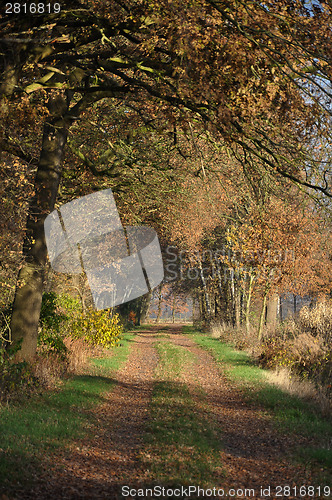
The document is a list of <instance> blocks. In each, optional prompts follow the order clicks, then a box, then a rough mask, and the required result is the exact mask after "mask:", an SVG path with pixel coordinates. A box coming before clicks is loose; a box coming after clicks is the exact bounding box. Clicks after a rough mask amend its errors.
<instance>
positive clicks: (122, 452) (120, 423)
mask: <svg viewBox="0 0 332 500" xmlns="http://www.w3.org/2000/svg"><path fill="white" fill-rule="evenodd" d="M157 332H158V329H157V328H156V327H151V328H150V329H149V330H148V331H146V332H140V333H139V334H137V335H136V336H135V343H134V344H133V348H132V349H131V352H130V355H129V358H128V361H127V363H126V365H125V366H124V367H123V368H122V369H121V371H120V372H118V373H117V375H116V380H117V385H116V386H115V388H113V390H112V391H110V393H109V394H108V395H106V397H105V400H104V403H103V404H102V405H101V406H99V407H97V408H94V409H93V410H91V416H92V418H93V421H94V424H95V425H94V428H96V429H98V434H96V435H95V436H94V437H93V438H91V436H90V437H89V438H86V439H84V440H82V441H80V442H75V443H74V444H73V446H72V448H71V449H70V450H69V452H68V450H67V451H65V450H64V451H62V452H61V453H57V455H55V456H53V457H52V462H51V463H50V468H49V470H48V471H46V472H45V474H44V476H43V477H41V478H40V479H39V484H38V485H37V486H36V487H35V488H34V489H33V491H30V492H29V493H26V494H22V495H20V496H17V499H18V500H23V499H29V500H30V499H32V498H33V499H36V500H39V499H41V500H44V499H45V500H46V499H52V500H53V499H54V500H57V499H59V500H60V499H61V500H67V499H68V500H74V499H83V498H84V499H91V500H93V499H104V500H117V499H120V498H121V499H123V498H124V497H123V496H121V494H120V490H121V486H122V485H124V484H127V485H130V486H131V487H135V488H139V487H142V485H143V484H144V483H146V478H147V474H146V471H145V470H144V469H143V467H142V465H141V462H140V459H139V455H140V451H141V450H142V449H143V434H144V429H145V425H146V422H147V419H148V418H149V404H150V400H151V395H152V389H153V382H154V373H155V369H156V367H157V364H158V356H157V351H156V348H155V347H154V343H155V341H156V340H157V339H158V335H156V333H157ZM161 333H165V332H161ZM167 334H168V335H169V338H167V339H165V338H163V339H162V338H161V339H160V340H163V341H170V342H172V343H174V344H176V345H178V346H183V347H184V348H185V349H188V350H189V351H190V352H191V353H193V354H194V355H195V358H196V361H195V363H194V366H193V369H191V370H190V371H188V373H185V382H186V383H187V384H188V387H189V389H190V391H191V393H192V395H193V397H194V399H195V402H196V405H197V411H198V412H202V413H203V414H204V416H205V417H206V418H207V419H210V421H213V422H214V424H215V426H216V427H217V428H218V432H219V431H220V439H221V441H222V451H221V464H220V465H221V467H222V468H223V469H224V470H225V471H226V477H225V479H223V484H219V485H218V484H216V485H215V486H216V487H222V488H223V489H224V490H225V491H227V489H229V488H234V489H243V490H244V489H245V488H254V489H255V497H254V498H269V499H272V498H288V499H291V498H295V497H294V496H291V495H289V496H287V497H286V496H279V497H276V496H272V495H271V496H268V497H267V496H265V497H264V496H262V495H260V489H261V487H263V488H268V486H273V487H274V488H275V487H276V486H279V485H280V486H282V485H285V484H289V485H290V486H292V485H297V486H300V485H302V484H310V478H308V477H307V475H306V471H305V469H303V468H301V467H295V466H293V465H290V461H289V458H288V456H287V454H288V452H289V451H291V448H292V447H293V446H295V444H296V445H298V444H299V442H298V441H297V442H296V443H295V442H294V438H292V437H290V436H283V435H280V434H278V433H276V431H275V429H274V428H273V426H272V423H271V421H270V419H269V417H268V416H267V415H266V414H264V413H263V412H262V411H260V410H259V409H258V408H255V407H250V406H248V405H247V404H245V403H244V401H243V399H242V398H241V393H240V391H239V390H238V389H236V388H235V387H232V385H231V384H230V383H229V382H227V380H226V379H225V377H224V376H223V375H222V373H221V371H220V366H219V365H218V364H217V363H216V362H215V361H214V360H213V358H212V356H211V355H210V354H209V353H207V352H206V351H204V350H203V349H201V348H199V347H197V346H196V345H195V344H194V343H193V341H191V340H190V339H189V338H187V337H185V336H184V335H183V334H181V328H180V327H172V328H171V329H169V330H168V331H167ZM201 389H203V391H202V390H201ZM127 498H129V499H131V498H132V497H127ZM136 498H137V497H136ZM141 498H142V497H141ZM163 498H165V497H163ZM180 498H182V497H180ZM214 498H219V497H214ZM233 498H253V496H245V495H242V496H241V497H239V496H234V495H233ZM298 498H300V497H298ZM301 498H306V497H304V496H303V497H301Z"/></svg>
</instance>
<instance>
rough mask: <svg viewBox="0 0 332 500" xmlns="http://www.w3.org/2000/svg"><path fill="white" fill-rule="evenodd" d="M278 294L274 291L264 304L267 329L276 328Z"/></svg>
mask: <svg viewBox="0 0 332 500" xmlns="http://www.w3.org/2000/svg"><path fill="white" fill-rule="evenodd" d="M278 308H279V295H278V294H277V293H274V294H273V295H272V296H271V297H270V298H269V300H268V301H267V304H266V326H267V328H268V329H269V330H271V331H273V330H275V329H276V326H277V320H278Z"/></svg>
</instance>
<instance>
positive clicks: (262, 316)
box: [258, 286, 269, 342]
mask: <svg viewBox="0 0 332 500" xmlns="http://www.w3.org/2000/svg"><path fill="white" fill-rule="evenodd" d="M268 293H269V286H266V287H265V291H264V295H263V302H262V309H261V314H260V317H259V325H258V340H259V342H261V340H262V338H263V327H264V321H265V315H266V301H267V295H268Z"/></svg>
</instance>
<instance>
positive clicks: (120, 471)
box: [18, 328, 158, 500]
mask: <svg viewBox="0 0 332 500" xmlns="http://www.w3.org/2000/svg"><path fill="white" fill-rule="evenodd" d="M154 332H155V329H154V328H151V329H150V330H149V331H148V332H140V333H139V334H138V335H136V336H135V344H134V345H133V347H132V349H131V352H130V355H129V358H128V361H127V363H126V364H125V366H124V367H123V368H122V369H121V370H120V371H119V372H118V373H117V375H116V380H117V385H116V387H115V388H114V389H113V390H112V391H111V392H110V393H109V394H107V395H106V401H105V403H104V404H102V405H101V406H99V407H97V408H95V409H93V410H92V411H91V413H92V416H93V421H94V424H96V428H98V434H97V435H95V436H94V438H93V440H92V439H91V437H90V438H86V439H85V440H82V441H81V442H75V443H74V445H73V446H72V448H71V449H70V451H69V452H68V451H67V452H63V453H61V455H59V454H57V455H56V456H54V457H52V460H53V461H55V464H54V463H53V462H52V464H50V466H51V467H52V470H50V471H47V472H46V473H45V475H44V477H43V478H41V479H42V481H41V482H40V483H39V485H38V486H36V487H35V488H34V489H33V491H31V492H29V493H28V494H26V495H22V496H19V497H18V498H20V499H21V498H22V499H23V498H27V499H28V498H29V499H30V498H33V499H36V500H39V499H41V500H44V499H45V500H48V499H52V500H58V499H59V500H60V499H61V500H67V499H68V500H69V499H70V500H76V499H83V498H84V499H90V500H92V499H105V500H113V499H114V500H116V499H117V498H123V497H122V496H119V493H118V492H119V490H120V485H122V484H131V485H133V484H136V483H137V481H140V480H141V479H142V476H144V471H143V470H142V469H141V468H140V464H139V461H138V459H137V454H138V452H139V450H140V448H141V446H142V435H143V430H144V425H145V422H146V419H147V418H148V416H149V413H148V410H149V403H150V399H151V392H152V387H153V376H154V371H155V368H156V366H157V363H158V357H157V354H156V349H155V348H154V347H153V344H154V341H155V337H154V336H153V333H154ZM54 465H55V467H54Z"/></svg>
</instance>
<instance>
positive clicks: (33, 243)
mask: <svg viewBox="0 0 332 500" xmlns="http://www.w3.org/2000/svg"><path fill="white" fill-rule="evenodd" d="M56 103H57V107H54V108H53V116H51V117H50V119H48V120H47V121H46V123H45V125H44V131H43V139H42V148H41V155H40V160H39V164H38V169H37V173H36V179H35V195H34V197H33V199H32V201H31V203H30V206H29V210H28V218H27V231H26V237H25V241H24V244H23V255H24V257H25V265H24V266H23V267H22V268H21V269H20V271H19V275H18V280H17V285H16V291H15V298H14V303H13V311H12V318H11V340H12V344H13V345H18V344H19V343H20V342H21V341H22V344H21V349H20V350H19V352H18V353H17V359H18V360H31V359H32V358H33V357H34V355H35V352H36V347H37V336H38V323H39V316H40V308H41V301H42V294H43V287H44V277H45V269H46V263H47V248H46V241H45V234H44V221H45V218H46V217H47V215H48V214H49V213H50V212H51V211H52V210H53V209H54V204H55V200H56V196H57V193H58V188H59V183H60V179H61V173H62V160H63V153H64V148H65V144H66V140H67V134H68V127H69V122H68V121H65V120H64V119H63V118H62V116H61V115H59V113H58V112H57V110H59V109H61V111H63V110H64V109H65V108H66V109H68V105H67V102H66V100H65V99H64V98H63V97H62V96H60V95H58V96H57V98H56ZM53 105H54V101H53Z"/></svg>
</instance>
